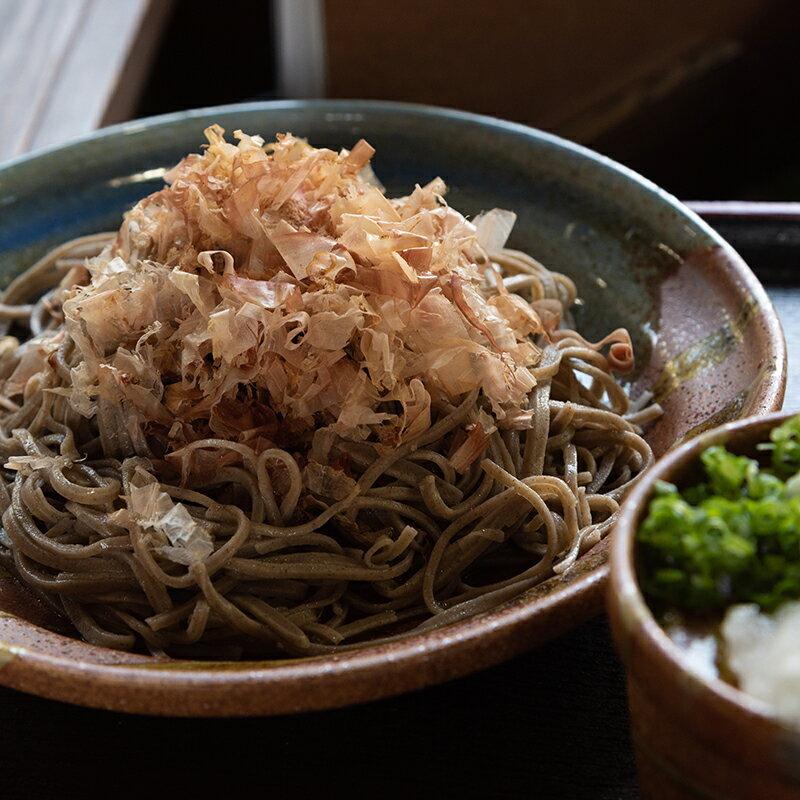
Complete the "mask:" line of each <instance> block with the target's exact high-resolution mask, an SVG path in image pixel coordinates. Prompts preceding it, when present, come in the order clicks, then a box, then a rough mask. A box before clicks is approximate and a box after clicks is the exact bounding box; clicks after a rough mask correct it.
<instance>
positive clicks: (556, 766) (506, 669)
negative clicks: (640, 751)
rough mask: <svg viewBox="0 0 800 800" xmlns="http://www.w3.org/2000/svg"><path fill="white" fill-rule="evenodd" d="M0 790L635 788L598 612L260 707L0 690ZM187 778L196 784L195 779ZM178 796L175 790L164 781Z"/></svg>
mask: <svg viewBox="0 0 800 800" xmlns="http://www.w3.org/2000/svg"><path fill="white" fill-rule="evenodd" d="M0 718H2V720H3V735H2V737H1V741H2V744H1V745H0V748H1V751H0V752H1V755H0V762H1V763H2V764H3V767H4V768H3V791H2V794H3V797H4V798H8V799H9V800H11V798H16V797H59V798H67V797H81V798H85V797H89V796H90V794H91V791H90V787H97V788H98V789H99V790H100V793H102V796H103V797H109V796H111V797H113V796H115V795H116V796H128V795H127V793H126V791H129V792H130V794H135V795H137V796H139V797H148V796H153V795H155V796H161V790H162V787H164V786H165V785H167V782H168V783H169V785H173V786H175V787H176V789H179V790H180V794H179V796H180V797H181V798H190V797H196V796H205V795H210V796H214V795H218V796H220V797H225V798H227V797H235V796H236V794H237V793H239V792H245V791H247V794H248V795H249V794H250V791H248V790H251V789H253V788H255V789H257V790H258V791H259V792H263V793H264V795H265V796H267V795H271V796H274V793H275V792H284V791H285V792H289V793H290V794H289V796H290V797H294V798H306V797H317V796H318V797H323V798H328V797H344V796H349V797H355V798H356V800H360V799H359V797H358V796H359V794H361V795H363V796H364V797H382V798H383V797H385V798H393V797H409V798H416V797H436V798H442V800H444V799H445V798H451V797H458V798H469V797H481V798H504V797H531V798H549V797H554V798H555V797H558V798H570V800H573V799H576V798H592V799H593V800H606V799H607V800H611V798H614V800H618V799H622V800H626V799H627V798H635V797H637V793H636V789H635V771H634V765H633V757H632V754H631V747H630V738H629V731H628V715H627V708H626V704H625V694H624V676H623V673H622V668H621V666H620V665H619V663H618V661H617V660H616V657H615V656H614V654H613V652H612V648H611V643H610V637H609V633H608V627H607V624H606V622H605V620H604V619H602V618H598V619H595V620H592V621H590V622H588V623H586V624H584V625H582V626H581V627H580V628H578V629H577V630H575V631H574V632H573V633H571V634H569V635H567V636H564V637H562V638H561V639H559V640H558V641H555V642H552V643H550V644H548V645H546V646H544V647H542V648H540V649H539V650H538V651H536V652H533V653H529V654H527V655H524V656H521V657H519V658H517V659H515V660H513V661H511V662H509V663H507V664H503V665H501V666H499V667H495V668H493V669H490V670H487V671H485V672H483V673H480V674H478V675H473V676H470V677H467V678H463V679H461V680H458V681H453V682H451V683H449V684H445V685H444V686H439V687H434V688H431V689H426V690H424V691H420V692H416V693H413V694H409V695H405V696H403V697H397V698H391V699H389V700H383V701H380V702H376V703H370V704H368V705H364V706H358V707H353V708H349V709H341V710H338V711H329V712H322V713H314V714H306V715H298V716H292V717H278V718H271V719H231V720H184V719H161V718H154V717H134V716H124V715H120V714H112V713H109V712H99V711H90V710H86V709H81V708H73V707H70V706H66V705H62V704H58V703H53V702H49V701H45V700H40V699H38V698H33V697H27V696H24V695H21V694H17V693H14V692H10V691H7V690H0ZM198 789H200V790H201V791H197V790H198ZM176 796H178V795H176Z"/></svg>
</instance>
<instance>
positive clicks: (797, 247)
mask: <svg viewBox="0 0 800 800" xmlns="http://www.w3.org/2000/svg"><path fill="white" fill-rule="evenodd" d="M714 221H715V224H716V225H717V226H718V227H719V228H720V229H721V230H723V231H724V233H725V235H726V236H727V237H728V238H729V239H730V240H731V241H733V243H734V244H735V245H736V246H737V247H738V248H739V249H740V250H741V251H742V252H743V254H744V255H745V257H746V258H747V259H748V261H749V263H751V264H752V265H753V266H754V268H755V270H756V272H757V273H758V274H759V276H760V277H761V279H762V280H763V281H764V283H765V284H766V285H767V288H768V290H769V291H770V293H771V295H772V297H773V300H774V301H775V304H776V307H777V309H778V311H779V313H780V314H781V316H782V319H783V323H784V326H785V328H786V334H787V340H788V343H789V351H790V363H800V280H798V279H797V278H796V277H795V276H800V270H798V269H797V267H800V263H799V262H800V236H798V234H800V227H798V225H799V224H800V223H797V222H796V221H794V220H791V219H782V220H778V219H775V218H769V219H765V218H746V219H742V218H740V217H730V216H724V215H723V216H717V217H715V218H714ZM786 406H787V407H790V408H800V380H796V379H795V378H794V376H790V382H789V391H788V393H787V402H786ZM0 720H2V725H0V775H2V782H0V797H2V798H8V800H12V798H72V797H75V798H78V797H79V798H87V797H90V796H94V795H95V794H96V795H97V796H102V797H108V796H112V797H113V796H114V795H115V794H117V795H121V796H128V795H129V794H136V795H137V796H145V797H146V796H149V795H151V794H155V795H157V796H160V794H161V791H160V790H161V788H162V787H164V786H166V785H171V786H175V787H179V791H180V795H176V796H180V797H182V798H183V797H186V798H188V797H195V796H205V795H206V794H211V793H213V794H217V795H219V796H220V797H228V796H234V795H235V794H236V793H237V792H243V791H245V789H246V788H247V789H253V788H254V789H255V790H256V791H258V792H259V793H260V794H264V795H265V796H274V795H275V794H276V793H278V792H284V791H285V792H288V793H289V796H290V797H296V798H306V797H320V798H327V797H345V796H346V797H352V796H355V797H359V796H361V797H386V798H393V797H404V798H405V797H408V798H416V797H422V798H427V797H435V798H443V799H444V798H451V797H458V798H472V797H475V798H504V797H509V798H518V797H531V798H550V797H553V798H570V799H571V800H580V798H592V800H627V798H636V797H638V791H637V785H636V775H635V765H634V761H633V755H632V749H631V740H630V732H629V727H628V712H627V707H626V702H625V682H624V674H623V671H622V667H621V665H620V663H619V661H618V659H617V658H616V656H615V654H614V651H613V648H612V644H611V640H610V636H609V631H608V627H607V624H606V622H605V619H604V618H603V617H598V618H596V619H594V620H592V621H590V622H587V623H585V624H583V625H581V626H580V627H578V628H577V629H575V630H574V631H572V632H571V633H570V634H568V635H566V636H563V637H561V638H560V639H558V640H556V641H554V642H551V643H550V644H548V645H546V646H544V647H542V648H540V649H538V650H536V651H534V652H531V653H528V654H526V655H523V656H520V657H518V658H516V659H514V660H513V661H510V662H508V663H506V664H503V665H501V666H498V667H495V668H493V669H489V670H486V671H484V672H482V673H480V674H477V675H473V676H470V677H467V678H463V679H461V680H457V681H453V682H452V683H449V684H446V685H444V686H439V687H434V688H431V689H427V690H424V691H420V692H416V693H413V694H409V695H405V696H403V697H397V698H391V699H389V700H383V701H380V702H376V703H370V704H367V705H363V706H358V707H353V708H348V709H341V710H338V711H328V712H323V713H315V714H306V715H298V716H292V717H279V718H272V719H240V720H180V719H178V720H175V719H160V718H151V717H132V716H124V715H120V714H113V713H109V712H100V711H91V710H87V709H82V708H73V707H70V706H66V705H63V704H60V703H54V702H50V701H47V700H40V699H38V698H34V697H27V696H25V695H21V694H18V693H15V692H12V691H9V690H4V689H0Z"/></svg>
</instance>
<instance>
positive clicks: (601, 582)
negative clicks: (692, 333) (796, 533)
mask: <svg viewBox="0 0 800 800" xmlns="http://www.w3.org/2000/svg"><path fill="white" fill-rule="evenodd" d="M304 107H311V108H312V109H313V108H316V109H318V110H321V111H324V112H339V113H342V112H346V111H350V110H352V111H356V112H358V111H365V112H381V111H384V112H388V113H393V114H395V115H398V114H402V113H410V114H414V115H416V116H418V117H421V118H425V117H428V118H433V117H437V118H445V119H449V120H452V121H453V122H454V123H459V122H460V123H469V124H472V125H476V126H481V127H482V128H485V129H486V130H487V132H488V133H489V134H490V133H491V132H493V131H494V132H497V133H503V134H506V135H508V134H511V135H514V136H516V137H519V138H520V139H535V140H538V141H540V142H545V143H547V144H548V145H550V146H552V147H553V149H554V150H558V151H561V152H563V153H569V154H571V155H573V156H578V157H579V158H580V159H581V160H583V161H584V162H587V163H591V164H592V165H593V167H594V168H595V169H597V170H598V171H599V172H601V173H604V174H605V175H606V176H613V177H614V178H615V179H616V180H618V181H619V182H620V183H623V184H625V185H628V186H631V187H635V188H636V189H637V191H638V192H640V194H641V196H642V197H643V198H647V199H649V200H650V201H651V202H655V203H658V204H660V205H662V206H664V208H665V210H669V211H670V212H672V213H673V214H678V215H679V216H680V217H681V218H683V219H684V220H685V221H686V223H687V224H688V225H690V226H692V227H693V228H694V229H696V230H698V231H699V232H700V233H701V234H702V235H703V236H704V237H705V239H706V242H707V244H708V245H710V246H717V247H719V248H720V249H721V250H722V252H723V253H724V255H725V256H726V258H727V260H728V261H729V262H730V264H731V266H732V268H733V269H734V270H735V271H736V273H737V278H738V283H739V285H740V287H741V290H742V292H743V293H748V294H749V295H750V296H751V297H752V298H753V299H754V300H755V302H756V303H757V304H758V305H759V306H760V307H762V308H763V309H764V310H765V313H764V327H765V338H766V340H767V342H768V344H769V346H770V349H771V353H772V354H774V356H775V359H774V364H775V368H774V370H771V371H768V372H767V373H766V374H762V375H761V376H760V377H759V379H758V380H759V383H758V386H757V387H755V388H754V390H753V391H752V392H751V393H750V394H749V397H748V403H747V405H746V407H745V408H744V409H742V411H741V413H744V414H764V413H767V412H770V411H774V410H776V409H778V408H780V405H781V403H782V399H783V392H784V388H785V371H786V366H785V365H786V348H785V342H784V339H783V334H782V331H781V327H780V323H779V322H778V319H777V316H776V315H775V313H774V310H773V309H772V306H771V303H770V301H769V299H768V297H767V295H766V292H765V291H764V289H763V287H762V286H761V284H760V283H759V282H758V280H757V279H756V277H755V276H754V275H753V273H752V272H751V270H750V269H749V267H748V266H747V265H746V264H745V262H744V261H743V260H742V259H741V257H740V256H739V255H738V254H737V253H736V252H735V251H734V250H733V249H732V248H731V247H730V245H728V244H727V243H726V242H725V240H724V239H722V238H721V237H720V236H719V235H718V234H717V233H716V232H715V231H714V230H713V229H712V228H710V227H709V226H708V225H706V223H705V222H703V221H702V220H701V219H700V218H699V217H698V216H697V215H696V214H694V213H693V212H692V211H690V210H689V209H688V208H686V207H685V206H683V205H682V204H681V203H680V202H679V201H678V200H677V199H676V198H675V197H673V196H672V195H670V194H669V193H667V192H665V191H664V190H662V189H660V188H659V187H657V186H656V185H655V184H653V183H652V182H650V181H649V180H647V179H646V178H643V177H642V176H640V175H638V174H637V173H635V172H633V171H632V170H630V169H628V168H627V167H624V166H622V165H620V164H618V163H616V162H614V161H612V160H611V159H609V158H607V157H605V156H602V155H599V154H597V153H595V152H593V151H592V150H589V149H588V148H585V147H582V146H581V145H577V144H574V143H572V142H569V141H567V140H564V139H562V138H560V137H558V136H555V135H552V134H548V133H543V132H541V131H537V130H535V129H533V128H530V127H527V126H525V125H521V124H519V123H514V122H507V121H504V120H498V119H495V118H492V117H487V116H482V115H478V114H471V113H467V112H461V111H454V110H451V109H442V108H436V107H433V106H422V105H414V104H406V103H393V102H371V101H348V100H338V101H311V102H306V101H279V102H262V103H245V104H238V105H230V106H219V107H213V108H205V109H197V110H194V111H188V112H178V113H175V114H167V115H164V116H160V117H153V118H150V119H147V120H135V121H133V122H129V123H123V124H121V125H116V126H112V127H110V128H106V129H103V130H101V131H98V132H95V133H93V134H91V135H89V136H86V137H83V138H82V139H79V140H76V141H74V142H71V143H69V144H67V145H63V146H60V147H54V148H48V149H47V150H44V151H38V152H36V153H33V154H29V155H26V156H22V157H21V158H18V159H15V160H14V161H12V162H7V163H6V164H3V165H0V173H1V172H2V170H3V169H5V168H8V167H11V166H15V165H19V164H23V163H25V162H27V161H29V160H31V159H35V158H36V157H37V156H39V155H42V154H44V153H52V152H55V151H59V150H61V149H62V148H71V147H74V146H75V145H79V144H81V143H89V142H92V141H93V140H97V139H103V138H107V137H114V136H117V135H119V134H125V133H129V132H134V131H137V130H140V129H141V128H143V127H153V128H156V129H158V128H165V127H168V126H169V125H170V124H173V123H176V122H179V121H182V120H185V119H193V118H203V117H209V116H213V115H214V114H226V113H228V114H229V113H232V112H248V111H269V110H291V109H301V108H304ZM612 536H613V534H612ZM607 543H608V538H606V539H605V540H603V541H602V542H600V544H599V545H597V546H596V547H595V549H594V551H590V552H589V553H587V554H585V555H584V556H582V557H581V559H579V561H578V562H577V564H576V566H575V567H574V568H573V570H571V571H570V572H568V573H566V574H565V576H564V579H563V581H562V582H560V583H558V584H556V585H551V586H549V587H547V590H546V591H541V590H540V589H541V586H543V584H540V586H539V587H534V588H533V589H531V590H529V591H528V592H526V593H524V594H523V595H521V596H520V597H518V598H515V599H513V600H511V601H509V602H507V603H505V604H504V605H502V606H500V607H499V608H497V609H494V610H492V611H489V612H486V613H484V614H481V615H479V616H476V617H471V618H467V619H464V620H461V621H457V622H454V623H452V624H450V625H448V626H446V627H443V628H439V629H435V630H431V631H427V632H423V633H409V634H408V635H407V636H405V637H402V638H400V639H398V640H396V641H393V642H389V643H386V644H377V645H370V644H369V643H365V645H364V646H363V647H362V648H359V649H356V650H353V651H347V652H344V653H338V654H334V655H329V656H318V657H310V658H304V659H294V660H292V659H287V660H281V661H267V662H265V661H260V662H259V661H251V662H238V663H236V664H227V665H217V664H213V663H209V662H190V661H174V662H156V661H152V660H150V659H144V658H142V657H139V658H138V659H137V658H136V657H131V660H130V661H129V662H128V663H119V660H118V659H115V661H116V663H113V662H112V660H111V659H109V658H108V657H107V651H104V650H103V649H102V648H97V647H94V646H93V645H88V644H85V643H83V642H77V641H76V640H72V639H69V638H68V637H63V636H60V635H59V634H55V633H51V632H50V631H46V630H43V629H40V628H35V626H33V625H32V624H31V623H27V622H24V621H21V620H20V621H19V624H20V625H21V626H22V627H23V628H27V629H30V628H34V630H35V631H36V635H37V637H38V639H39V640H41V641H42V643H43V644H44V643H46V644H47V650H46V651H43V650H40V649H31V648H28V647H27V646H25V645H17V644H15V643H14V642H6V643H3V642H0V677H2V681H1V682H2V683H5V684H6V685H9V686H13V687H14V688H18V689H21V690H23V691H29V692H32V693H35V694H40V695H43V696H46V697H51V698H54V699H61V700H66V701H68V702H75V703H79V704H82V705H92V706H97V707H103V708H112V709H117V710H124V711H134V712H144V713H155V714H172V715H181V714H183V715H236V714H279V713H287V712H293V711H300V710H310V709H321V708H330V707H336V706H341V705H345V704H349V703H353V702H361V701H365V700H370V699H376V698H379V697H385V696H388V695H393V694H398V693H401V692H404V691H408V690H411V689H416V688H420V687H422V686H426V685H429V684H433V683H438V682H441V681H444V680H448V679H451V678H455V677H458V676H461V675H464V674H467V673H469V672H472V671H475V670H477V669H480V668H483V667H487V666H491V665H492V664H496V663H498V662H500V661H502V660H504V659H506V658H509V657H511V656H513V655H516V654H518V653H520V652H522V651H524V650H526V649H529V648H530V647H531V646H533V645H535V644H538V643H540V642H543V641H545V640H547V639H549V638H552V637H553V636H554V635H556V634H558V633H561V632H563V631H565V630H566V629H568V627H570V625H572V624H575V623H576V622H579V621H583V620H585V619H588V618H589V617H590V616H592V615H593V614H595V613H596V612H597V611H598V609H599V608H601V607H602V597H603V591H604V589H605V584H606V582H607V578H608V573H609V569H608V563H607V558H606V556H607V546H608V544H607ZM11 621H12V622H13V621H14V620H11ZM75 648H78V651H79V652H83V653H86V654H89V653H90V652H91V653H92V654H93V658H92V659H91V660H89V659H83V658H81V657H80V656H79V654H78V653H77V652H76V649H75ZM104 653H105V654H106V657H103V655H104ZM184 704H185V705H184Z"/></svg>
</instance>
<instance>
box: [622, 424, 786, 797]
mask: <svg viewBox="0 0 800 800" xmlns="http://www.w3.org/2000/svg"><path fill="white" fill-rule="evenodd" d="M791 416H794V414H785V413H784V414H772V415H770V416H767V417H757V418H756V417H750V418H748V419H744V420H740V421H738V422H733V423H731V424H729V425H723V426H722V427H719V428H715V429H714V430H711V431H708V432H706V433H704V434H702V435H701V436H698V437H697V438H696V439H693V440H691V441H689V442H688V443H686V444H684V445H682V446H681V447H679V448H677V449H675V450H673V451H672V452H670V453H669V454H668V455H666V456H664V458H662V459H661V460H660V461H658V462H657V463H656V465H655V466H654V467H653V468H652V469H650V470H649V471H648V472H647V473H646V474H645V476H644V477H643V478H642V480H641V481H640V482H639V483H638V484H637V485H636V487H635V488H634V489H633V491H632V492H631V493H630V495H629V496H628V498H627V499H626V501H625V503H624V504H623V508H622V512H621V516H620V519H619V522H618V523H617V525H616V528H615V530H614V533H613V535H612V544H611V580H610V583H609V587H608V594H607V604H608V611H609V615H610V617H611V625H612V629H613V632H614V638H615V641H616V644H617V649H618V652H619V653H620V656H621V658H622V660H623V662H624V663H625V666H626V668H627V672H628V702H629V705H630V711H631V723H632V732H633V744H634V749H635V751H636V759H637V765H638V769H639V778H640V782H641V786H642V790H643V792H644V794H645V796H647V797H649V798H670V799H671V798H684V797H704V798H705V797H707V798H767V797H768V798H772V800H779V799H780V798H800V732H798V731H796V730H793V729H792V728H790V727H789V726H786V725H784V724H781V723H780V722H778V721H776V720H774V719H772V718H770V716H769V713H768V709H767V708H766V707H765V706H764V705H763V704H762V703H761V702H759V701H758V700H756V699H755V698H752V697H750V696H749V695H746V694H744V693H743V692H741V691H739V690H738V689H736V688H735V687H733V686H731V685H729V684H727V683H725V682H723V681H721V680H716V679H708V678H705V677H702V676H701V675H699V674H698V673H696V672H694V671H692V669H691V668H690V667H689V666H688V665H687V661H686V658H685V655H684V653H683V652H682V651H681V650H680V649H679V648H678V647H677V646H676V645H674V644H673V643H672V642H671V640H670V639H669V637H668V636H667V635H666V633H665V632H664V631H663V630H662V628H661V626H660V625H659V624H658V622H657V621H656V620H655V618H654V617H653V615H652V613H651V612H650V609H649V608H648V607H647V604H646V603H645V600H644V597H643V596H642V593H641V591H640V588H639V583H638V579H637V575H636V563H635V544H636V543H635V536H636V531H637V529H638V527H639V525H640V523H641V522H642V520H643V519H644V517H645V516H646V514H647V509H648V505H649V501H650V499H651V497H652V495H653V490H654V487H655V484H656V481H660V480H663V481H669V482H671V483H676V484H678V485H679V486H681V485H687V484H689V483H690V482H691V481H692V480H694V479H695V478H699V469H698V457H699V455H700V453H701V452H702V451H703V450H704V449H705V448H707V447H709V446H711V445H715V444H724V445H725V446H726V447H728V448H729V449H730V450H732V451H733V452H736V453H739V454H743V455H748V456H754V455H755V453H756V444H757V443H759V442H763V441H766V440H768V438H769V432H770V431H771V430H772V428H774V427H776V426H777V425H779V424H781V423H782V422H783V421H785V420H786V419H788V418H789V417H791Z"/></svg>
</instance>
